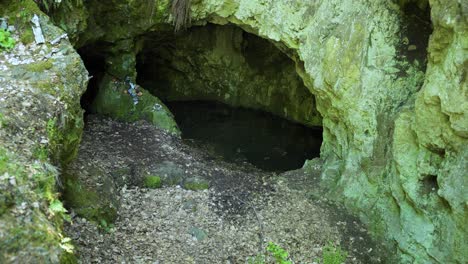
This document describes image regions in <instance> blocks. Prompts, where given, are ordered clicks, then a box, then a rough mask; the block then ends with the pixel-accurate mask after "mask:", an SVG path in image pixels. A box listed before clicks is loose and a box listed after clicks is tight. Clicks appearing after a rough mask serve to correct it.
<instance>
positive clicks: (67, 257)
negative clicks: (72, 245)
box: [60, 252, 78, 264]
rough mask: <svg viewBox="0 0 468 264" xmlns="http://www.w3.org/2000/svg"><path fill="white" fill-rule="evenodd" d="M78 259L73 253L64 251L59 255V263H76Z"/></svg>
mask: <svg viewBox="0 0 468 264" xmlns="http://www.w3.org/2000/svg"><path fill="white" fill-rule="evenodd" d="M77 263H78V260H77V258H76V256H75V255H74V254H71V253H68V252H64V253H63V254H62V255H60V264H77Z"/></svg>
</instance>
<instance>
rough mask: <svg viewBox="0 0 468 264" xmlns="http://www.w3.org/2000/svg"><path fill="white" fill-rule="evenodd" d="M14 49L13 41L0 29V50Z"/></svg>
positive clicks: (8, 34) (6, 32) (5, 31)
mask: <svg viewBox="0 0 468 264" xmlns="http://www.w3.org/2000/svg"><path fill="white" fill-rule="evenodd" d="M14 47H15V40H14V39H13V38H12V37H11V36H10V32H8V31H7V30H5V29H0V50H10V49H12V48H14Z"/></svg>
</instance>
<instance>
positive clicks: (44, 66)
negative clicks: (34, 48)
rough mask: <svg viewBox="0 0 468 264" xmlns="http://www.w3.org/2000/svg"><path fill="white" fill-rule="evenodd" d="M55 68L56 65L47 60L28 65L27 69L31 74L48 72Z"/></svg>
mask: <svg viewBox="0 0 468 264" xmlns="http://www.w3.org/2000/svg"><path fill="white" fill-rule="evenodd" d="M53 66H54V64H53V63H52V61H50V60H47V61H40V62H34V63H31V64H28V65H26V67H25V68H26V70H28V71H30V72H43V71H46V70H50V69H51V68H52V67H53Z"/></svg>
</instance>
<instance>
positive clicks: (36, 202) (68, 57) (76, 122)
mask: <svg viewBox="0 0 468 264" xmlns="http://www.w3.org/2000/svg"><path fill="white" fill-rule="evenodd" d="M34 14H37V15H38V17H39V20H40V24H41V27H42V31H43V34H44V37H45V39H46V41H47V42H46V43H45V44H42V45H37V44H35V43H34V38H33V36H32V31H31V23H30V19H31V18H32V16H33V15H34ZM0 17H6V18H8V22H9V23H10V24H11V25H14V26H15V28H16V29H15V30H14V31H13V32H12V37H13V38H15V40H16V45H15V47H14V48H13V49H11V50H8V51H3V50H2V51H0V83H1V85H0V101H1V103H0V193H2V194H1V195H0V263H59V262H60V261H69V262H68V263H73V261H74V256H73V255H71V252H73V245H72V244H71V243H70V241H71V240H70V239H69V238H66V237H65V236H64V234H63V232H62V225H63V222H64V221H67V220H69V216H68V215H67V210H66V209H65V207H64V204H63V203H62V202H61V200H60V193H59V192H58V191H59V190H58V188H57V186H59V185H60V182H61V177H60V174H59V172H60V170H59V169H58V168H57V167H59V168H60V167H63V166H65V165H66V164H67V163H68V162H69V161H70V160H72V159H73V157H74V156H75V154H76V151H77V146H78V144H79V142H80V138H81V132H82V128H83V116H82V114H83V111H82V109H81V107H80V104H79V98H80V96H81V94H82V93H83V92H84V90H85V89H86V86H87V81H88V74H87V71H86V69H85V68H84V65H83V63H82V61H81V59H80V57H79V55H78V54H77V53H76V52H75V50H74V48H73V47H72V46H71V44H70V42H69V41H68V40H66V39H63V40H61V41H60V42H59V43H57V44H56V45H51V44H50V43H49V41H51V40H53V39H55V38H57V37H58V36H60V35H62V34H64V32H63V31H62V30H61V29H59V28H57V27H55V26H54V25H53V24H52V23H51V22H50V20H49V18H48V17H47V16H46V15H45V14H43V13H42V12H41V11H40V10H39V8H38V7H37V6H36V3H35V2H34V1H32V0H21V1H9V0H7V1H2V2H1V3H0Z"/></svg>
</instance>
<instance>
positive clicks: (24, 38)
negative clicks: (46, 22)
mask: <svg viewBox="0 0 468 264" xmlns="http://www.w3.org/2000/svg"><path fill="white" fill-rule="evenodd" d="M20 41H21V42H22V43H23V44H25V45H27V44H29V43H32V42H33V41H34V34H33V32H32V30H31V29H26V30H24V31H23V32H22V33H21V36H20Z"/></svg>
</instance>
